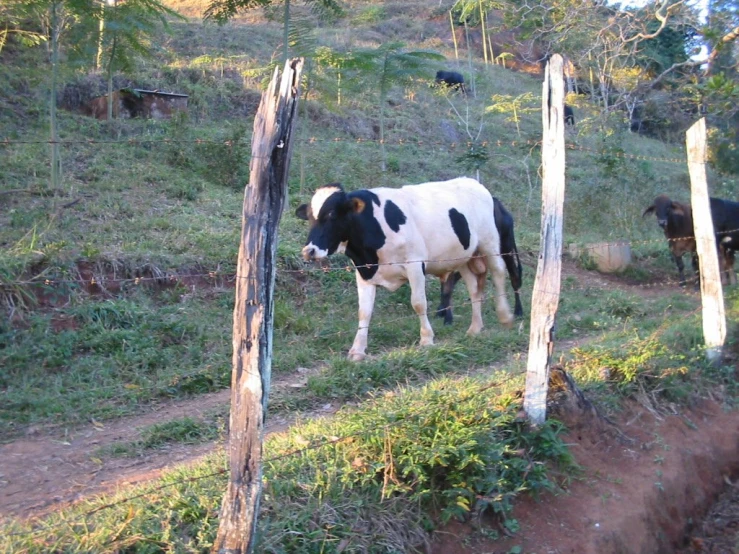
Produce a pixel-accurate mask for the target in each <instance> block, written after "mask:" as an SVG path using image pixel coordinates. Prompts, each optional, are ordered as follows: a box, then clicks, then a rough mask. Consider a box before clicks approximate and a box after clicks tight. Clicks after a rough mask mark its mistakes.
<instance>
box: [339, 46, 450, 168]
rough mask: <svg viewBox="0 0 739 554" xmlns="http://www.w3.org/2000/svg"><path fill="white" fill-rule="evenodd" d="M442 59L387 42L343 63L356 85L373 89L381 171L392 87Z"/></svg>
mask: <svg viewBox="0 0 739 554" xmlns="http://www.w3.org/2000/svg"><path fill="white" fill-rule="evenodd" d="M444 59H445V58H444V56H442V55H441V54H439V53H437V52H432V51H429V50H415V51H408V50H405V45H404V44H403V43H402V42H390V43H387V44H383V45H382V46H379V47H377V48H370V49H362V50H357V51H355V52H353V53H352V54H351V56H350V58H349V59H348V60H347V62H346V66H347V69H348V70H349V71H351V72H353V73H354V74H355V76H356V78H357V80H358V81H364V82H365V84H366V85H367V88H368V89H370V90H371V89H374V90H375V92H376V93H377V98H378V101H379V104H378V112H379V124H380V125H379V127H380V149H381V152H382V171H383V172H385V170H386V165H387V163H386V155H385V104H387V95H388V92H390V89H391V88H392V87H393V86H396V85H401V86H407V85H410V84H412V83H413V81H414V80H415V79H418V78H419V77H422V76H423V75H425V74H426V73H427V71H428V62H429V61H431V60H434V61H443V60H444Z"/></svg>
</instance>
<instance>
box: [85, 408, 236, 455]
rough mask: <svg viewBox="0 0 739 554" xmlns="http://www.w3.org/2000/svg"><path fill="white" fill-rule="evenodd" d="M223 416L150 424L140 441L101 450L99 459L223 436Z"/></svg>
mask: <svg viewBox="0 0 739 554" xmlns="http://www.w3.org/2000/svg"><path fill="white" fill-rule="evenodd" d="M224 424H225V420H224V414H222V413H221V414H211V416H210V417H206V418H204V419H193V418H191V417H183V418H180V419H173V420H170V421H166V422H163V423H157V424H154V425H150V426H148V427H145V428H143V429H142V430H141V438H139V439H137V440H135V441H130V442H116V443H114V444H112V445H110V446H107V447H104V448H102V449H101V450H100V451H99V452H98V454H99V455H102V456H106V455H107V456H114V457H121V456H126V457H132V456H144V455H146V454H147V452H148V451H151V450H157V449H161V448H165V447H167V446H169V445H172V444H198V443H202V442H207V441H213V440H216V439H218V438H220V437H222V436H223V430H224Z"/></svg>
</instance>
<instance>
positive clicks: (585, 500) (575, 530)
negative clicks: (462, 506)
mask: <svg viewBox="0 0 739 554" xmlns="http://www.w3.org/2000/svg"><path fill="white" fill-rule="evenodd" d="M619 427H620V428H621V430H622V431H623V433H624V434H625V435H626V436H628V437H629V438H631V439H632V440H633V442H629V441H626V440H624V439H623V438H614V437H609V436H607V434H604V433H592V432H591V433H588V432H586V431H584V432H580V433H572V434H570V435H569V440H568V442H569V443H571V444H572V450H573V453H574V454H575V457H576V459H577V462H578V463H579V464H580V465H581V466H582V468H583V470H584V471H583V474H582V475H581V476H580V477H578V478H576V479H575V480H573V482H572V484H571V485H570V486H569V488H568V490H567V492H565V493H562V494H560V495H558V496H556V497H553V496H551V495H547V496H546V497H542V498H541V499H539V500H538V501H537V500H534V499H527V500H523V501H521V502H519V503H518V504H517V505H516V507H515V508H514V511H513V515H512V517H513V518H515V519H516V521H517V523H518V526H519V527H520V531H518V533H516V534H515V535H513V536H511V537H505V535H506V532H507V531H506V530H504V529H503V527H502V526H500V525H499V524H496V523H494V522H491V521H489V520H486V519H483V521H481V522H480V526H479V527H478V528H475V526H473V525H471V524H459V523H457V524H453V525H450V526H448V527H447V528H445V529H443V530H441V531H440V532H438V533H437V535H436V542H435V546H434V550H433V552H434V553H435V554H442V553H443V554H461V553H470V554H471V553H473V552H474V553H479V552H488V553H506V552H509V551H511V549H512V548H514V547H519V548H520V549H521V550H519V551H520V552H537V553H539V552H546V553H558V554H559V553H570V552H572V553H577V554H588V553H593V554H596V553H597V554H609V553H614V554H615V553H625V552H629V553H645V554H646V553H650V554H651V553H655V552H675V551H676V550H677V548H679V547H680V546H682V545H683V543H684V541H685V536H686V533H688V532H689V531H690V525H691V521H695V520H696V519H700V517H702V515H703V514H704V513H705V512H706V510H707V509H708V508H709V507H710V506H711V504H712V503H713V502H714V501H715V499H716V497H717V495H718V494H719V493H720V491H721V490H722V488H723V486H724V479H725V477H726V476H729V475H732V474H736V473H737V471H739V413H737V412H731V413H726V412H724V411H723V410H722V407H721V406H719V405H718V404H715V403H708V402H706V403H704V404H702V405H701V406H698V407H695V408H694V409H693V410H692V411H690V412H689V413H685V414H681V415H673V416H669V417H666V418H664V419H658V418H657V417H655V415H653V414H651V413H650V412H648V411H646V410H644V409H643V408H635V409H634V410H633V411H632V412H631V413H629V414H624V416H623V417H622V418H621V420H620V422H619ZM491 535H501V536H504V537H505V538H504V540H491V539H490V538H489V537H490V536H491ZM514 551H515V550H514ZM717 552H718V551H717ZM722 552H731V550H728V551H722Z"/></svg>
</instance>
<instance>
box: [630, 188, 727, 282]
mask: <svg viewBox="0 0 739 554" xmlns="http://www.w3.org/2000/svg"><path fill="white" fill-rule="evenodd" d="M710 207H711V219H712V220H713V231H714V233H715V234H716V247H717V249H718V261H719V270H720V271H721V281H722V282H724V281H726V282H727V284H730V285H731V284H736V282H737V278H736V273H735V272H734V252H735V251H736V250H737V249H739V202H732V201H731V200H724V199H721V198H713V197H711V198H710ZM650 213H654V215H655V216H656V217H657V224H658V225H659V226H660V227H661V228H662V230H663V231H664V233H665V237H666V238H667V240H668V242H669V245H670V252H671V253H672V257H673V259H674V260H675V265H676V266H677V270H678V272H679V274H680V285H682V286H685V274H684V269H685V265H684V264H683V259H682V258H683V254H688V253H689V254H690V255H691V261H692V265H693V271H695V273H696V279H697V276H698V253H697V250H696V245H695V236H694V234H695V233H694V231H693V211H692V209H691V207H690V205H689V204H683V203H682V202H677V201H675V200H671V199H670V198H669V197H668V196H666V195H664V194H661V195H659V196H658V197H657V198H655V199H654V202H653V203H652V205H651V206H649V207H648V208H647V209H646V210H644V214H642V215H644V216H646V215H647V214H650Z"/></svg>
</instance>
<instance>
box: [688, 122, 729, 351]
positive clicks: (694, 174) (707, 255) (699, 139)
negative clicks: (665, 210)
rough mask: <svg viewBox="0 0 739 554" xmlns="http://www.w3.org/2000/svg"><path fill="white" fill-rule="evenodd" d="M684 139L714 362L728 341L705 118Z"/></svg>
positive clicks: (707, 333) (706, 329)
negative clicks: (710, 199)
mask: <svg viewBox="0 0 739 554" xmlns="http://www.w3.org/2000/svg"><path fill="white" fill-rule="evenodd" d="M685 142H686V145H687V149H688V172H689V173H690V204H691V207H692V210H693V232H694V234H695V245H696V249H697V250H698V261H699V265H700V280H701V303H702V305H703V337H704V339H705V342H706V356H707V357H708V359H709V360H710V361H712V362H713V361H716V360H718V359H720V358H721V351H722V349H723V346H724V341H725V340H726V315H725V314H724V294H723V290H722V288H721V274H720V269H719V262H718V251H717V250H718V249H717V246H718V244H717V243H720V241H721V238H722V237H716V236H715V234H714V229H713V219H712V217H711V205H710V201H709V198H708V185H707V180H706V120H705V118H701V119H700V120H699V121H697V122H696V123H694V124H693V126H692V127H691V128H690V129H688V131H687V133H685Z"/></svg>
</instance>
